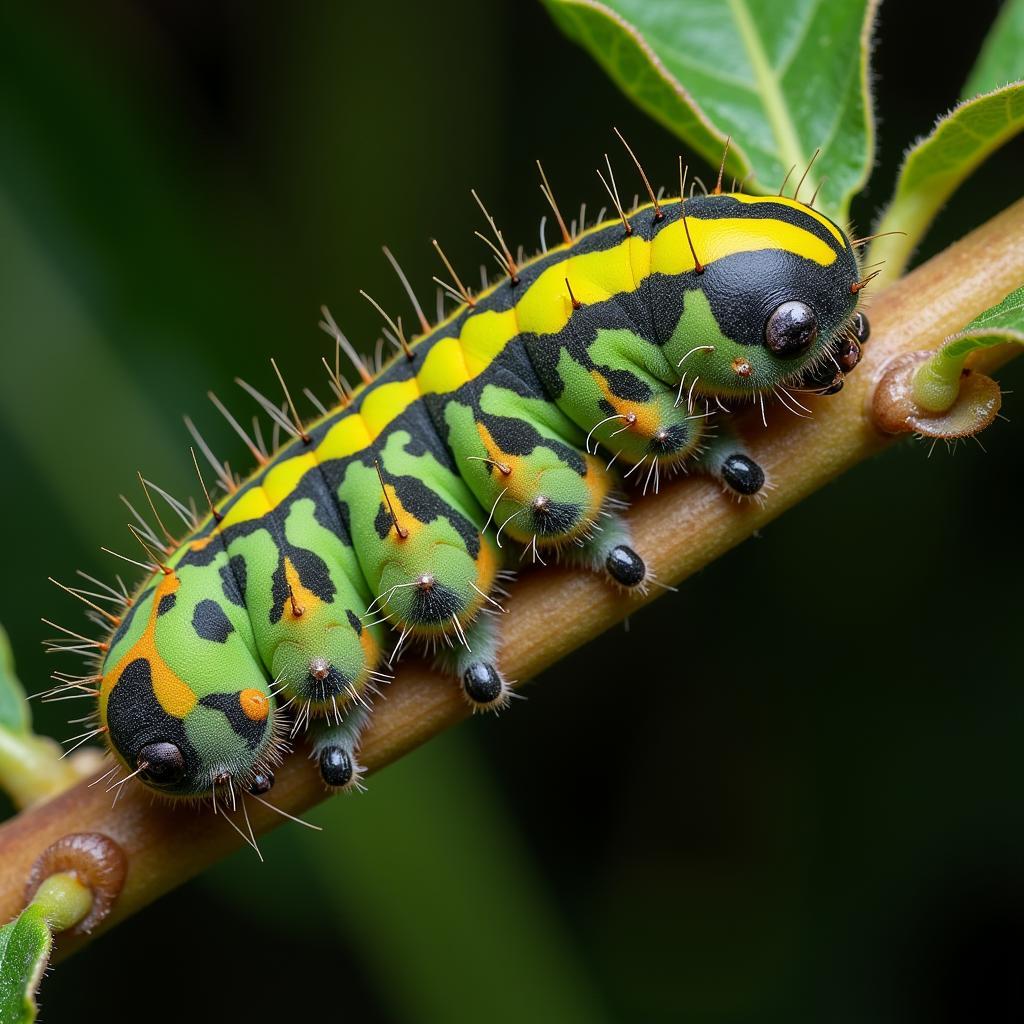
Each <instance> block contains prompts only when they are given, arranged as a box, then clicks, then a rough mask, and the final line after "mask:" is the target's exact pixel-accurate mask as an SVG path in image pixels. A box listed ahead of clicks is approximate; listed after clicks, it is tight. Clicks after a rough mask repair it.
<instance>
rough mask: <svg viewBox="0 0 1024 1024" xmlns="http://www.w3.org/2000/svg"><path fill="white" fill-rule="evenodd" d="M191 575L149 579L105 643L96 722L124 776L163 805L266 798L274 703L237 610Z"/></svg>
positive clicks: (273, 748) (274, 745)
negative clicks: (237, 793) (221, 792)
mask: <svg viewBox="0 0 1024 1024" xmlns="http://www.w3.org/2000/svg"><path fill="white" fill-rule="evenodd" d="M207 586H208V584H207V577H206V576H204V575H203V574H200V573H197V572H196V571H195V570H194V569H192V568H190V567H184V568H180V569H178V570H176V571H175V572H172V573H168V574H167V575H161V576H158V577H157V578H156V579H155V581H154V586H152V587H150V588H149V589H148V590H144V591H143V592H142V594H141V595H140V596H139V597H138V598H137V600H136V601H135V604H134V605H133V607H132V609H131V611H130V613H129V615H128V616H126V618H125V621H124V622H123V623H122V625H121V626H120V627H119V629H118V631H117V633H115V635H114V637H113V638H112V640H111V643H110V649H109V651H108V653H107V656H106V660H105V662H104V665H103V681H102V684H101V689H100V720H101V724H102V725H104V726H105V727H106V730H107V737H108V739H109V741H110V745H111V747H112V748H113V751H114V753H115V755H116V756H117V758H118V760H119V761H120V762H121V763H122V765H123V766H124V767H125V768H126V769H127V770H128V772H129V773H133V774H137V776H138V778H139V779H141V780H142V782H144V783H145V784H146V785H147V786H150V787H151V788H153V789H155V790H156V791H158V792H160V793H162V794H165V795H167V796H172V797H204V796H208V795H210V794H211V793H213V792H215V790H216V789H217V788H218V787H220V786H237V787H240V788H241V789H243V790H248V791H250V792H256V793H260V792H265V791H266V790H267V789H269V788H270V785H271V784H272V782H273V774H272V771H271V767H272V765H273V764H274V763H275V762H276V760H277V754H278V747H279V741H278V740H277V738H276V728H275V726H276V722H275V707H274V698H273V696H272V695H271V693H270V688H269V685H268V682H267V679H266V675H265V673H264V672H263V669H262V668H261V666H260V664H259V663H258V662H257V660H256V659H255V657H254V656H253V654H252V648H251V646H250V642H248V640H249V638H248V636H247V631H248V624H247V620H246V618H245V614H246V613H245V610H244V609H239V608H237V607H236V606H234V605H232V604H231V603H230V602H228V601H225V600H223V597H222V595H219V594H216V593H214V592H210V593H207V592H206V587H207Z"/></svg>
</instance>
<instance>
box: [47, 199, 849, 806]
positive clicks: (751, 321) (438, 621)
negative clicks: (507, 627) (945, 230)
mask: <svg viewBox="0 0 1024 1024" xmlns="http://www.w3.org/2000/svg"><path fill="white" fill-rule="evenodd" d="M652 200H653V201H652V202H651V203H649V204H648V205H645V206H642V207H638V208H637V209H635V210H634V211H633V212H632V213H631V214H629V215H626V214H622V215H621V217H620V219H617V220H613V221H606V222H603V223H600V224H598V225H596V226H594V227H592V228H590V229H588V230H584V231H581V232H580V233H579V234H578V235H577V236H576V237H570V236H569V234H568V232H564V235H565V237H566V240H565V243H564V244H562V245H560V246H559V247H558V248H553V249H550V250H548V251H546V252H543V253H541V254H538V256H537V257H536V258H534V259H533V260H532V261H530V262H528V263H525V264H524V265H522V266H519V265H517V264H516V263H515V262H514V261H513V260H512V258H511V255H510V254H509V253H508V250H507V249H506V248H505V246H504V240H503V239H502V237H501V234H500V232H498V231H497V229H496V228H495V229H494V230H495V235H496V238H497V240H498V243H499V245H500V249H497V250H496V251H497V252H498V254H499V256H500V257H501V258H502V259H503V260H504V261H505V263H506V265H507V267H508V276H507V277H506V278H505V279H504V280H502V281H501V282H500V283H498V284H496V285H493V286H491V287H489V288H488V289H486V290H485V291H483V292H482V293H480V294H478V295H476V296H472V295H470V293H469V292H467V291H466V290H465V288H464V287H463V286H462V285H461V282H459V281H458V278H457V277H456V278H455V281H456V284H457V286H458V287H457V289H452V290H453V291H456V292H457V294H458V295H459V297H460V299H462V300H464V301H462V302H461V304H460V305H459V306H458V308H457V309H455V310H454V311H453V312H452V313H451V314H450V315H448V316H447V317H446V318H445V319H444V320H443V321H442V322H440V323H438V324H437V325H436V326H433V327H430V328H429V329H425V331H424V333H423V335H422V336H421V337H419V338H418V339H416V340H415V341H413V342H412V343H405V342H404V339H403V347H404V349H405V351H404V353H403V352H399V353H398V354H397V355H396V356H395V357H394V358H393V359H392V360H391V362H390V363H389V364H387V365H386V366H384V367H383V368H382V369H381V370H380V372H379V373H378V374H377V375H376V376H375V377H372V379H370V375H369V374H368V373H366V374H365V375H364V377H365V378H366V380H365V383H364V384H363V385H362V386H361V387H360V388H359V389H357V390H356V391H355V392H349V391H348V390H346V388H345V387H344V385H343V383H342V381H341V380H340V376H339V375H338V374H337V373H336V372H335V373H334V374H333V377H334V380H335V382H336V388H335V390H336V391H337V393H338V395H339V398H340V404H339V406H338V407H337V408H335V409H333V410H330V411H324V412H323V414H322V415H321V416H320V418H319V419H318V420H317V421H316V422H315V423H313V424H311V425H308V426H306V425H303V424H302V422H301V421H300V420H299V419H298V416H297V415H294V408H293V409H292V412H293V415H292V416H291V417H289V418H285V417H284V416H283V414H282V412H281V410H280V409H279V408H278V407H277V406H276V405H274V404H273V403H269V401H268V400H265V399H264V400H262V401H263V402H264V404H265V406H266V407H267V411H268V412H269V413H270V415H271V416H272V417H273V418H274V419H275V420H277V421H278V422H281V423H282V424H283V425H284V426H286V427H289V428H290V432H291V433H292V434H293V435H294V436H293V437H292V438H291V439H290V440H288V441H287V442H286V443H285V444H284V445H283V446H281V447H280V448H279V449H278V450H277V451H276V452H274V453H273V454H272V455H269V456H266V455H264V454H263V453H262V451H260V450H259V447H257V448H255V453H256V456H257V460H258V463H259V465H258V466H257V468H256V470H255V472H254V473H253V474H252V475H251V476H250V477H249V478H248V479H247V480H245V481H244V482H240V481H238V480H236V479H235V478H234V477H233V476H232V475H231V474H230V471H229V470H226V469H225V467H224V466H223V465H222V464H220V463H218V462H217V460H216V459H215V458H214V457H213V456H212V453H210V452H209V449H208V448H207V447H206V446H205V444H204V443H202V439H201V438H199V437H197V443H199V444H200V446H201V447H202V448H203V450H204V451H205V452H206V454H207V456H208V458H209V459H210V461H211V464H212V465H213V466H214V469H215V471H216V472H217V473H218V476H219V477H220V479H221V481H222V484H223V486H224V489H225V492H226V493H225V495H224V496H223V497H222V498H220V500H219V501H218V502H217V503H216V504H215V505H214V504H213V503H212V502H211V505H210V514H209V515H207V516H206V518H205V519H204V520H203V521H201V522H197V523H196V524H195V526H194V528H192V529H191V532H190V533H189V535H188V536H187V537H185V538H184V540H182V541H181V542H180V543H178V542H174V543H172V542H171V541H170V539H168V543H167V544H163V542H162V540H161V539H160V538H157V537H155V535H153V534H150V535H149V536H150V541H151V542H152V541H156V542H157V543H158V545H159V546H160V547H161V549H162V550H161V552H160V553H158V554H157V555H155V557H154V559H153V561H154V563H156V564H155V567H154V571H153V572H152V575H151V576H150V578H149V579H148V580H146V582H145V583H144V584H143V585H142V586H141V587H140V589H139V590H138V591H137V592H136V594H135V595H134V596H133V597H131V598H128V597H127V595H125V597H124V598H123V601H122V603H123V604H124V606H125V607H124V609H123V614H121V615H113V614H111V613H110V612H107V611H104V612H103V613H102V614H103V615H104V616H105V618H106V620H107V621H109V622H112V623H114V625H115V627H116V628H115V629H114V632H113V635H112V636H110V638H109V639H108V640H107V641H105V642H103V643H102V644H99V643H97V644H96V650H97V651H98V655H97V656H98V658H99V667H98V669H97V671H96V673H95V675H94V676H92V677H90V685H92V686H94V687H95V690H96V696H97V697H98V716H99V721H98V725H97V731H98V732H102V733H103V734H105V735H106V737H107V740H108V741H109V745H110V747H111V749H112V751H113V753H114V755H115V757H116V759H117V761H118V763H119V765H120V766H121V767H123V768H125V769H127V771H128V773H130V774H131V775H137V776H138V778H139V779H141V780H142V781H143V782H144V783H145V784H147V785H148V786H150V787H152V788H153V789H155V790H157V791H159V792H160V793H163V794H166V795H169V796H175V797H207V796H211V795H212V796H213V797H214V799H216V794H217V791H218V788H219V787H222V786H228V787H234V786H237V787H240V788H241V789H242V790H245V791H249V792H253V793H257V794H259V793H263V792H265V791H266V790H267V789H269V788H270V786H271V785H272V783H273V769H274V766H275V764H276V762H277V761H278V759H279V756H280V753H281V750H282V748H283V746H284V743H283V738H282V734H283V728H284V727H283V722H284V719H285V716H286V715H287V716H289V717H290V720H291V722H292V733H295V732H296V731H298V730H302V729H307V728H308V730H309V731H310V732H311V733H312V745H313V752H314V756H315V758H316V760H317V762H318V764H319V770H320V774H321V776H322V778H323V781H324V782H325V783H326V784H327V785H328V786H329V787H333V788H346V787H349V786H352V785H355V784H357V782H358V774H359V766H358V760H357V751H358V742H359V734H360V731H361V729H362V728H363V727H364V725H365V723H366V721H367V718H368V715H369V714H370V705H371V695H372V694H373V692H374V691H375V689H376V684H377V683H379V682H381V681H382V680H384V679H385V678H386V673H385V672H384V670H383V668H382V663H383V662H384V655H385V650H386V648H387V646H388V634H389V631H390V632H392V633H393V634H397V637H398V640H397V647H396V652H397V651H400V649H401V648H402V647H403V645H405V644H406V643H407V642H409V641H414V640H418V641H422V642H426V643H427V644H428V645H433V646H434V647H435V648H436V649H438V650H439V651H440V654H439V655H438V657H439V658H440V659H441V661H442V662H443V663H444V665H445V666H446V668H447V670H448V671H450V674H451V675H452V677H453V679H454V680H455V681H456V682H457V684H458V685H460V686H461V688H462V692H463V693H464V695H465V697H466V699H467V700H468V701H469V702H470V703H471V704H472V705H473V707H474V708H477V709H491V708H498V707H501V706H502V705H503V704H504V703H506V701H507V698H508V692H509V691H508V687H507V684H506V682H505V680H504V678H503V677H502V675H501V672H500V669H499V667H498V660H497V650H498V628H497V625H496V622H495V619H494V617H493V616H491V615H488V614H486V613H487V612H488V611H491V610H492V609H493V608H495V606H497V603H498V602H497V600H496V598H495V593H496V592H497V591H498V590H499V589H500V588H499V584H500V580H501V577H502V573H503V571H504V569H505V566H506V558H507V557H508V555H509V553H510V550H511V549H512V548H515V549H516V551H517V553H521V552H523V548H524V547H525V548H526V549H527V550H528V551H529V553H530V554H532V555H533V556H534V557H539V558H544V557H546V554H545V553H548V552H551V553H560V554H561V555H562V556H564V557H566V558H569V559H571V560H573V561H574V562H576V563H577V564H579V565H580V566H581V567H583V568H588V569H592V570H595V571H598V572H602V573H605V574H606V575H607V577H608V578H609V580H610V581H611V582H613V583H614V584H616V585H618V586H621V587H624V588H635V587H643V586H644V585H645V584H646V583H647V582H648V572H647V568H646V565H645V562H644V560H643V558H642V557H641V555H640V554H639V553H637V552H636V551H635V550H634V549H633V547H632V544H631V540H630V534H629V529H628V524H627V522H626V520H625V519H623V517H622V516H621V514H620V513H621V509H622V508H623V502H622V501H621V499H620V497H619V494H620V492H621V488H622V487H623V477H627V478H629V479H628V481H627V483H634V482H637V481H639V486H641V487H642V488H643V489H644V490H646V489H648V488H649V487H651V486H656V484H657V480H658V477H659V475H660V474H662V473H664V472H671V471H673V470H674V469H677V468H679V467H683V466H685V467H686V468H687V469H693V470H696V471H702V472H705V473H708V474H710V475H712V476H714V477H716V478H718V479H719V480H720V481H721V482H722V485H723V487H724V489H725V490H726V491H729V492H731V493H733V494H734V495H738V496H750V495H755V494H757V493H758V492H759V491H760V489H761V487H762V485H763V483H764V474H763V472H762V470H761V468H760V467H759V466H758V465H757V464H756V463H755V462H754V460H753V459H752V458H751V457H750V455H749V454H748V453H747V452H746V451H745V450H744V448H743V446H742V444H741V443H740V442H739V441H738V440H737V437H736V435H735V434H734V433H733V431H732V430H731V429H730V415H729V409H730V404H729V403H736V402H741V401H747V402H749V401H751V400H756V401H760V402H761V403H763V401H764V398H765V396H767V397H769V398H773V397H776V398H779V399H780V400H781V401H783V402H784V403H785V402H787V398H786V397H785V396H789V400H790V401H796V399H794V398H793V395H792V391H791V390H788V389H791V388H793V387H796V388H798V389H799V390H802V391H811V392H815V393H820V394H825V393H832V392H834V391H835V390H838V388H839V387H840V386H841V384H842V376H843V373H844V372H845V371H846V370H849V369H852V368H853V366H854V365H855V364H856V361H857V358H858V357H859V352H860V348H859V343H860V342H862V341H863V340H865V339H866V337H867V321H866V319H865V318H864V317H863V316H862V314H860V313H857V312H856V305H857V301H858V292H859V290H860V288H861V287H862V286H863V283H862V282H861V280H860V274H859V268H858V262H857V258H856V254H855V248H854V244H853V243H851V241H850V239H849V238H848V237H847V236H846V234H845V233H844V232H843V230H842V229H841V228H840V227H838V226H837V225H836V224H834V223H833V222H832V221H831V220H829V219H828V218H827V217H825V216H823V215H822V214H821V213H819V212H818V211H816V210H814V209H813V208H812V207H810V206H807V205H805V204H803V203H800V202H798V201H796V200H795V199H788V198H783V197H771V198H759V197H751V196H747V195H743V194H739V193H721V192H719V191H718V190H716V191H715V192H714V193H711V194H708V195H705V196H696V197H691V198H688V199H686V200H685V202H684V201H683V200H682V198H680V199H679V200H676V201H671V202H669V201H666V202H658V201H657V199H656V198H655V197H653V196H652ZM617 205H618V204H617ZM556 212H557V208H556ZM488 219H489V218H488ZM559 221H560V222H561V217H560V216H559ZM491 226H492V228H493V227H494V225H493V221H491ZM506 257H507V259H505V258H506ZM442 258H443V257H442ZM446 262H447V261H446ZM449 270H450V271H451V268H450V266H449ZM451 272H452V274H453V276H454V271H451ZM421 320H422V317H421ZM399 333H400V331H399ZM340 342H341V338H340V335H339V344H340ZM286 394H287V392H286ZM288 401H289V403H290V401H291V400H290V398H289V399H288ZM762 410H763V404H762ZM293 421H294V422H293ZM197 468H198V467H197ZM620 472H621V474H622V476H619V475H617V474H618V473H620ZM204 490H205V485H204ZM154 513H155V509H154ZM158 518H159V517H158ZM186 518H187V517H186ZM161 529H163V526H162V524H161ZM164 534H165V535H167V531H166V530H164ZM149 547H150V549H152V547H153V544H152V543H150V545H149ZM90 603H91V602H90ZM93 607H96V606H95V605H93ZM64 685H66V686H71V685H76V686H78V687H79V688H81V687H82V686H83V683H82V681H81V678H78V679H77V681H76V682H75V683H71V682H67V683H65V684H64ZM286 709H287V710H286Z"/></svg>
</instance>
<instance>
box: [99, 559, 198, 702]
mask: <svg viewBox="0 0 1024 1024" xmlns="http://www.w3.org/2000/svg"><path fill="white" fill-rule="evenodd" d="M180 586H181V579H180V577H179V576H178V575H177V574H175V573H171V574H168V575H164V576H161V577H160V581H159V583H158V584H157V587H156V591H155V592H154V594H153V605H152V608H151V609H150V612H149V621H148V622H147V623H146V629H145V631H144V632H143V634H142V636H140V637H139V639H138V640H136V642H135V643H134V644H133V645H132V647H131V649H130V650H129V651H128V652H127V653H126V654H125V656H124V657H123V658H122V659H121V660H120V661H119V662H118V663H117V665H115V666H114V668H113V669H112V670H111V671H110V672H108V673H107V674H106V675H105V676H104V677H103V683H102V685H101V687H100V707H101V709H102V711H103V713H104V714H105V713H106V706H107V698H108V697H109V696H110V691H111V690H112V689H113V688H114V684H115V683H116V682H117V681H118V679H120V678H121V673H122V672H123V671H124V670H125V668H126V667H127V666H128V665H129V664H130V663H131V662H133V661H136V660H137V659H139V658H145V659H146V660H147V661H148V662H149V671H150V675H151V677H152V680H153V695H154V696H155V697H156V699H157V701H158V702H159V704H160V707H162V708H163V709H164V711H166V712H167V714H169V715H171V716H173V717H174V718H177V719H184V718H185V716H186V715H187V714H188V713H189V712H190V711H191V710H192V709H193V708H194V707H195V706H196V703H197V701H198V698H197V697H196V695H195V693H194V692H193V691H192V688H191V687H190V686H189V685H188V684H187V683H186V682H185V681H184V680H182V679H181V678H180V677H179V676H178V675H176V674H175V673H174V671H173V670H172V669H171V668H170V666H169V665H168V664H167V662H165V661H164V659H163V658H162V657H160V653H159V651H157V647H156V626H157V621H158V618H159V615H160V601H161V599H163V598H164V597H167V596H168V595H170V594H176V593H177V592H178V588H179V587H180Z"/></svg>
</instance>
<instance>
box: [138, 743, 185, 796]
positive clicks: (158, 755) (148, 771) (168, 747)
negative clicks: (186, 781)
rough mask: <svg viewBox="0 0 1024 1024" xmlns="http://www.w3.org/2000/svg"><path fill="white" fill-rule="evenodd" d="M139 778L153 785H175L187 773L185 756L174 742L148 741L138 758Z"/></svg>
mask: <svg viewBox="0 0 1024 1024" xmlns="http://www.w3.org/2000/svg"><path fill="white" fill-rule="evenodd" d="M135 764H136V768H137V769H138V771H139V778H140V779H142V780H143V781H144V782H148V783H150V784H151V785H153V786H173V785H176V784H177V783H179V782H181V780H182V778H183V777H184V775H185V758H184V756H183V755H182V753H181V751H180V750H179V749H178V747H177V746H175V745H174V744H173V743H166V742H164V743H147V744H146V746H144V747H143V748H142V749H141V750H140V751H139V756H138V758H137V759H136V763H135Z"/></svg>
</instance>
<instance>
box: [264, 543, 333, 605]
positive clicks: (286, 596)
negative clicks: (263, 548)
mask: <svg viewBox="0 0 1024 1024" xmlns="http://www.w3.org/2000/svg"><path fill="white" fill-rule="evenodd" d="M278 553H279V557H278V562H277V568H276V569H275V570H274V575H273V576H272V577H271V579H270V593H271V597H272V598H273V604H272V605H271V608H270V622H271V624H275V623H278V622H280V621H281V616H282V615H283V614H284V605H285V602H286V601H288V600H290V599H291V596H292V595H291V591H290V588H289V586H288V577H287V575H286V574H285V567H284V562H285V559H286V558H287V559H289V560H290V561H291V563H292V565H293V566H294V567H295V572H296V574H297V575H298V577H299V582H300V583H301V584H302V585H303V587H305V588H306V590H308V591H309V592H310V593H311V594H313V595H314V596H315V597H316V598H318V599H319V600H320V601H323V602H324V603H325V604H331V603H333V601H334V595H335V594H336V593H337V592H338V588H337V587H336V586H335V585H334V581H333V580H332V579H331V571H330V569H329V568H328V567H327V563H326V562H325V561H324V560H323V559H322V558H321V557H320V556H319V555H318V554H316V552H314V551H308V550H307V549H306V548H297V547H295V546H293V545H291V544H288V543H287V541H281V540H280V539H278Z"/></svg>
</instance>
